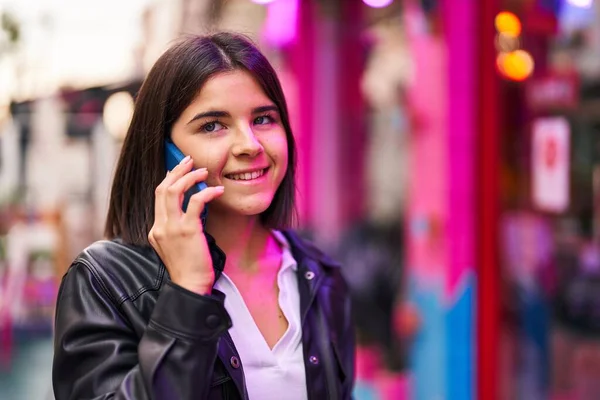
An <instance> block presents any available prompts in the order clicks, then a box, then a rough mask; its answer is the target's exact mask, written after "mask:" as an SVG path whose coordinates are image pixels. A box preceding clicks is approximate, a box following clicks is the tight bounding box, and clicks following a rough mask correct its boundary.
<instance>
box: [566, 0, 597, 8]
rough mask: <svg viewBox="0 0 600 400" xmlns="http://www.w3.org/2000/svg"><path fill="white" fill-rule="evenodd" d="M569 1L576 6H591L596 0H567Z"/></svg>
mask: <svg viewBox="0 0 600 400" xmlns="http://www.w3.org/2000/svg"><path fill="white" fill-rule="evenodd" d="M567 3H569V4H571V5H572V6H575V7H581V8H590V7H591V6H592V4H593V3H594V0H567Z"/></svg>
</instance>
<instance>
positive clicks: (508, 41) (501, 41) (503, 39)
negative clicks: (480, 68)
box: [496, 33, 520, 52]
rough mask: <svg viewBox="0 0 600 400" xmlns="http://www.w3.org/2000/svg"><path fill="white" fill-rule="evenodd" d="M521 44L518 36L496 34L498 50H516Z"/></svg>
mask: <svg viewBox="0 0 600 400" xmlns="http://www.w3.org/2000/svg"><path fill="white" fill-rule="evenodd" d="M519 46H520V40H519V37H518V36H512V35H507V34H506V33H499V34H497V35H496V50H498V51H501V52H509V51H515V50H518V49H519Z"/></svg>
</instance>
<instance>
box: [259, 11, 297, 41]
mask: <svg viewBox="0 0 600 400" xmlns="http://www.w3.org/2000/svg"><path fill="white" fill-rule="evenodd" d="M260 1H265V0H260ZM298 2H299V0H278V1H276V2H273V3H272V4H269V8H268V10H267V20H266V22H265V25H264V28H263V35H264V37H265V39H266V40H267V42H268V43H270V44H271V45H272V46H275V47H279V46H285V45H287V44H290V43H291V42H293V41H294V40H295V39H296V35H297V32H296V28H297V25H298V21H297V19H298V7H299V4H298Z"/></svg>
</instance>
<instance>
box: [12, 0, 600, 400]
mask: <svg viewBox="0 0 600 400" xmlns="http://www.w3.org/2000/svg"><path fill="white" fill-rule="evenodd" d="M221 29H223V30H232V31H236V32H241V33H245V34H247V35H249V36H251V37H252V38H253V39H254V40H255V41H256V42H257V43H258V44H259V46H260V48H261V49H262V50H263V51H264V52H265V54H266V55H267V57H268V58H269V59H270V61H271V62H272V63H273V65H274V66H275V68H276V69H277V71H278V73H279V77H280V79H281V80H282V84H283V86H284V90H285V92H286V96H287V100H288V106H289V108H290V114H291V118H292V125H293V129H294V132H295V135H296V139H297V143H298V148H299V182H298V186H299V196H298V206H299V211H300V217H301V229H302V231H303V232H304V233H305V234H306V235H308V236H310V237H311V238H312V239H313V240H314V241H315V242H316V243H318V245H319V246H320V247H322V248H323V249H325V250H327V251H328V252H330V253H331V254H333V255H335V258H337V259H339V260H340V261H342V262H343V265H344V269H343V271H344V274H345V276H346V278H347V280H348V283H349V285H350V288H351V292H352V298H353V301H354V311H355V320H356V329H357V332H358V338H359V348H358V353H357V384H356V388H355V398H356V399H357V400H379V399H381V400H383V399H386V400H387V399H400V400H403V399H417V400H443V399H448V400H463V399H464V400H470V399H481V400H494V399H499V400H513V399H522V400H538V399H539V400H545V399H549V400H593V399H600V1H598V0H253V1H251V0H103V1H97V2H90V1H86V0H0V399H2V400H37V399H43V400H45V399H48V400H51V399H53V396H52V388H51V362H52V318H53V312H54V301H55V298H56V294H57V293H56V292H57V288H58V285H59V284H60V279H61V277H62V275H63V274H64V272H65V271H66V269H67V268H68V267H69V265H70V262H71V260H72V259H73V258H74V257H75V256H76V255H77V254H78V253H79V252H80V251H81V250H82V249H84V248H85V247H86V246H87V245H88V244H90V243H91V242H93V241H95V240H97V239H100V238H102V230H103V222H104V217H105V213H106V210H107V200H108V194H109V187H110V182H111V179H112V173H113V169H114V166H115V161H116V157H117V155H118V153H119V150H120V145H121V143H122V140H123V138H124V136H125V134H126V130H127V126H128V123H129V120H130V117H131V111H132V107H133V102H134V98H135V95H136V93H137V91H138V89H139V87H140V85H141V82H142V80H143V78H144V76H145V74H146V73H147V72H148V70H149V68H150V67H151V65H152V64H153V63H154V61H155V60H156V59H157V57H158V56H159V55H160V54H161V53H162V52H163V51H164V50H165V49H166V48H167V47H168V46H169V45H170V44H171V43H172V42H173V41H174V40H175V39H176V38H178V37H180V36H181V35H182V34H189V33H203V32H209V31H214V30H221ZM73 367H74V368H76V366H73ZM258 400H260V399H258ZM282 400H283V399H282Z"/></svg>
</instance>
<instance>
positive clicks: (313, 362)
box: [308, 356, 319, 365]
mask: <svg viewBox="0 0 600 400" xmlns="http://www.w3.org/2000/svg"><path fill="white" fill-rule="evenodd" d="M308 361H310V363H311V364H314V365H317V364H318V363H319V359H318V358H317V357H316V356H310V357H309V358H308Z"/></svg>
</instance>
